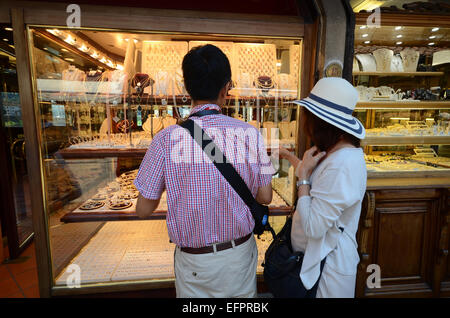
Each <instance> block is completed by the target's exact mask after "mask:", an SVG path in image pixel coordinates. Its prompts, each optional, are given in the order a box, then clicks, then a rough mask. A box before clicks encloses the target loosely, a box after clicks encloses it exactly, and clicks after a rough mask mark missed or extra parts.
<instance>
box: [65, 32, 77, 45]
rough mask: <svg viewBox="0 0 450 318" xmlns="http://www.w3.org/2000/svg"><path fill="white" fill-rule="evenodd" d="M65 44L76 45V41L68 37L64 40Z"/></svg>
mask: <svg viewBox="0 0 450 318" xmlns="http://www.w3.org/2000/svg"><path fill="white" fill-rule="evenodd" d="M64 41H65V42H67V43H69V44H75V42H76V40H75V39H74V38H73V37H72V36H70V34H69V35H67V38H65V39H64Z"/></svg>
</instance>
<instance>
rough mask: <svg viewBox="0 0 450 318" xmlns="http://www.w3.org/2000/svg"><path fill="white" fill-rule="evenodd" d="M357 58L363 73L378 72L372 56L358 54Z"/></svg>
mask: <svg viewBox="0 0 450 318" xmlns="http://www.w3.org/2000/svg"><path fill="white" fill-rule="evenodd" d="M356 58H357V59H358V61H359V62H360V63H361V67H362V71H363V72H376V71H377V63H376V62H375V58H374V57H373V55H372V54H356Z"/></svg>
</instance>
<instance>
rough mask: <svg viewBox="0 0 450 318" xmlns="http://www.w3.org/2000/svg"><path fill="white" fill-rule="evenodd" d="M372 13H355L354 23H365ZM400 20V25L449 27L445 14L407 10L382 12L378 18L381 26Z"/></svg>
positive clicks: (394, 24)
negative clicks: (427, 13) (415, 12)
mask: <svg viewBox="0 0 450 318" xmlns="http://www.w3.org/2000/svg"><path fill="white" fill-rule="evenodd" d="M371 14H372V13H356V14H355V17H356V24H358V25H366V24H367V18H368V17H369V16H370V15H371ZM399 21H401V25H402V26H415V27H435V26H441V27H450V19H449V18H448V16H446V15H435V14H433V15H426V14H411V13H409V12H404V13H387V12H383V13H382V18H381V19H380V22H381V25H382V26H398V25H399Z"/></svg>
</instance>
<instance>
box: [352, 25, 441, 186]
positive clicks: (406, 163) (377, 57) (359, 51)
mask: <svg viewBox="0 0 450 318" xmlns="http://www.w3.org/2000/svg"><path fill="white" fill-rule="evenodd" d="M449 31H450V30H449V29H446V28H440V29H439V28H431V27H429V28H427V27H412V26H409V27H404V26H396V27H392V26H381V27H380V28H378V29H376V30H375V29H370V28H368V27H367V26H364V25H357V26H356V28H355V39H356V43H355V58H354V62H353V84H354V86H355V87H356V89H357V90H358V93H359V102H358V105H357V107H356V109H355V111H356V116H357V117H358V118H359V119H360V120H361V122H362V123H364V125H365V128H366V138H365V139H364V140H363V142H362V145H363V146H364V149H365V155H366V162H367V171H368V178H369V180H370V179H374V178H431V177H435V178H447V180H449V178H450V170H449V169H450V94H449V86H448V83H449V81H448V80H449V77H450V76H449V75H450V72H449V70H450V54H449V53H450V50H448V49H447V48H446V43H448V34H449ZM430 39H435V40H434V41H433V42H431V40H430Z"/></svg>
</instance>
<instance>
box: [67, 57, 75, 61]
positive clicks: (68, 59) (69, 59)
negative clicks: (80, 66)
mask: <svg viewBox="0 0 450 318" xmlns="http://www.w3.org/2000/svg"><path fill="white" fill-rule="evenodd" d="M65 60H66V61H69V62H73V61H75V60H74V59H71V58H68V57H66V58H65Z"/></svg>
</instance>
